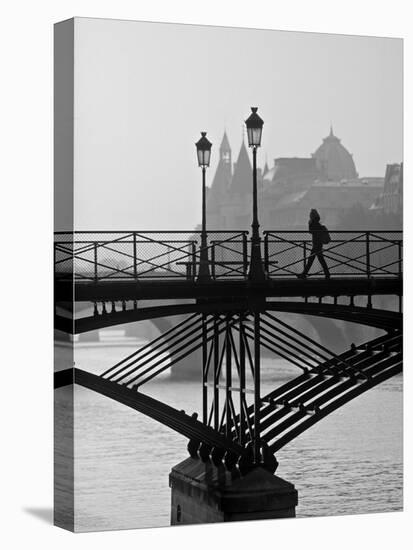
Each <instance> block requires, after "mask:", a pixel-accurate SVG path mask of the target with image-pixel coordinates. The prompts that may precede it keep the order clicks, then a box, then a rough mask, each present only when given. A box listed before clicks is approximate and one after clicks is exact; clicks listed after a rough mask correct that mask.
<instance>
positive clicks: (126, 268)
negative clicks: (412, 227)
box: [54, 230, 403, 282]
mask: <svg viewBox="0 0 413 550" xmlns="http://www.w3.org/2000/svg"><path fill="white" fill-rule="evenodd" d="M330 237H331V241H330V243H329V244H327V245H324V247H323V253H324V258H325V260H326V262H327V264H328V267H329V270H330V273H331V275H332V276H337V277H352V278H354V277H363V278H371V277H401V276H402V270H403V236H402V232H401V231H331V232H330ZM207 244H208V246H207V248H208V265H209V272H210V276H211V279H212V280H217V281H219V280H227V279H234V280H235V279H239V280H242V279H246V278H247V277H248V269H249V262H250V239H249V234H248V232H247V231H208V239H207ZM311 250H312V238H311V235H310V234H309V233H308V232H307V231H278V230H277V231H264V232H263V239H262V259H263V264H264V270H265V272H266V274H267V276H268V278H270V279H279V278H289V277H295V276H296V275H298V274H299V273H301V272H302V271H303V269H304V265H305V263H306V262H307V260H308V258H309V257H310V255H311ZM200 252H201V232H200V231H192V232H189V231H142V232H140V231H119V232H102V231H99V232H96V231H95V232H93V231H80V232H57V233H56V234H55V243H54V266H55V276H56V278H57V279H66V278H70V279H71V278H72V277H74V278H75V279H76V280H80V281H85V282H99V281H111V280H131V279H132V280H133V279H136V280H146V279H158V280H171V279H178V280H179V279H181V280H182V279H183V280H189V281H194V280H196V278H197V275H198V271H199V266H200V261H201V257H200ZM310 275H311V277H315V278H317V277H324V272H323V270H322V269H321V266H320V265H319V264H318V260H317V259H315V262H314V264H313V266H312V269H311V271H310Z"/></svg>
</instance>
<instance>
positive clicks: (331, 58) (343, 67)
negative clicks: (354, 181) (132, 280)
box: [75, 19, 402, 230]
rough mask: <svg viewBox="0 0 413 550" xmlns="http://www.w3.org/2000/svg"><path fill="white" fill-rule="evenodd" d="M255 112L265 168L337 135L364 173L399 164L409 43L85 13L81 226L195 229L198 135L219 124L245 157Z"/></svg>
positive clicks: (79, 121) (78, 39)
mask: <svg viewBox="0 0 413 550" xmlns="http://www.w3.org/2000/svg"><path fill="white" fill-rule="evenodd" d="M250 106H258V107H259V114H260V115H261V116H262V118H263V119H264V131H263V139H262V149H261V150H260V151H259V157H258V158H259V164H261V165H262V164H263V163H264V160H265V155H266V154H267V156H268V161H269V164H270V165H272V163H273V159H274V158H276V157H279V156H309V155H310V154H311V153H312V152H314V151H315V149H316V148H317V147H318V146H319V145H320V144H321V142H322V138H323V137H325V136H326V135H327V134H328V133H329V127H330V122H332V123H333V126H334V132H335V134H336V135H337V136H338V137H339V138H341V140H342V143H343V145H344V146H345V147H347V149H348V150H349V151H350V152H351V153H353V156H354V160H355V163H356V167H357V170H358V172H359V174H360V175H361V176H383V175H384V170H385V165H386V163H390V162H400V161H401V160H402V41H401V40H399V39H389V38H369V37H357V36H337V35H322V34H310V33H298V32H297V33H293V32H282V31H265V30H264V31H263V30H249V29H236V28H219V27H199V26H189V25H188V26H186V25H176V24H160V23H139V22H130V21H115V20H104V19H102V20H99V19H76V24H75V228H76V229H77V230H80V229H128V230H129V229H139V230H144V229H160V228H162V229H187V228H188V229H192V228H193V227H194V226H195V225H196V224H197V223H199V221H200V217H201V174H200V169H199V168H198V166H197V162H196V153H195V146H194V143H195V141H197V140H198V138H199V132H200V131H201V130H205V131H207V132H208V137H209V139H210V140H211V141H212V142H213V148H212V162H211V168H210V170H209V171H208V174H207V175H208V178H209V183H211V181H212V177H213V174H214V172H215V167H216V163H217V161H218V149H219V144H220V141H221V139H222V134H223V131H224V128H226V130H227V133H228V137H229V140H230V143H231V146H232V149H233V160H234V161H235V160H236V157H237V154H238V150H239V147H240V143H241V139H242V123H243V120H244V119H245V118H246V117H247V116H248V114H249V111H250Z"/></svg>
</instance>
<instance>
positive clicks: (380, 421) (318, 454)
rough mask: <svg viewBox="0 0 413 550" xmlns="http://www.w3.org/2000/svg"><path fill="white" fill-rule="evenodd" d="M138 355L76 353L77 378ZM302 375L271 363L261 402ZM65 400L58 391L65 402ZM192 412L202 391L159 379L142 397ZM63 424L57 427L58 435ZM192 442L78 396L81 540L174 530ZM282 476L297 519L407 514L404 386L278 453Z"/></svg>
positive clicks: (386, 388)
mask: <svg viewBox="0 0 413 550" xmlns="http://www.w3.org/2000/svg"><path fill="white" fill-rule="evenodd" d="M135 349H136V345H135V346H133V347H132V346H131V347H127V346H122V347H116V346H108V347H104V346H103V347H102V346H99V345H98V346H82V347H80V346H76V349H75V364H76V366H77V367H78V368H82V369H85V370H88V371H90V372H94V373H96V374H99V373H102V372H103V370H104V369H105V368H108V367H109V366H111V365H113V364H114V363H115V362H116V361H118V360H119V359H120V358H121V357H124V356H126V355H128V354H129V353H132V352H133V351H134V350H135ZM296 374H297V372H296V370H294V369H293V368H291V367H289V366H287V365H286V364H285V363H282V362H280V361H277V360H271V359H265V360H264V361H263V368H262V394H265V393H267V392H268V391H270V390H271V389H273V388H274V387H275V386H277V385H279V384H282V383H284V382H285V381H287V380H288V379H290V378H291V377H292V376H294V375H296ZM62 391H63V390H56V392H57V397H58V398H59V395H58V392H62ZM143 392H144V393H147V394H149V395H151V396H153V397H156V398H159V399H162V400H163V401H164V402H166V403H168V404H171V405H173V406H175V407H177V408H178V409H185V411H186V412H188V413H191V412H193V411H199V410H200V401H201V400H200V397H201V387H200V384H199V383H197V382H194V381H191V382H183V381H173V380H171V379H170V378H169V376H167V375H166V376H164V377H163V378H161V379H155V380H154V381H152V382H151V383H150V384H148V385H147V386H145V389H144V390H143ZM63 421H64V419H59V417H57V419H56V422H57V427H58V426H59V422H63ZM186 443H187V441H186V439H185V438H184V437H182V436H181V435H179V434H177V433H175V432H173V431H171V430H170V429H168V428H165V427H164V426H162V425H160V424H158V423H157V422H155V421H154V420H152V419H150V418H147V417H145V416H144V415H142V414H140V413H137V412H136V411H134V410H132V409H129V408H127V407H125V406H124V405H121V404H119V403H117V402H115V401H112V400H110V399H108V398H106V397H103V396H101V395H99V394H96V393H94V392H92V391H90V390H87V389H85V388H81V387H79V386H76V387H75V527H76V530H77V531H91V530H103V529H127V528H137V527H158V526H167V525H169V518H170V489H169V486H168V474H169V472H170V469H171V467H172V466H173V465H175V464H177V463H178V462H180V461H181V460H183V459H184V458H186V457H187V451H186ZM277 459H278V461H279V464H280V465H279V467H278V470H277V475H279V476H281V477H283V478H284V479H286V480H288V481H290V482H292V483H294V485H295V487H296V489H297V490H298V496H299V505H298V507H297V516H298V517H308V516H323V515H336V514H359V513H369V512H389V511H397V510H401V509H402V505H403V504H402V498H403V493H402V476H403V469H402V377H401V376H397V377H394V378H393V379H391V380H389V381H387V382H385V383H384V384H382V385H380V386H378V387H376V388H374V389H372V390H370V391H369V392H367V393H366V394H364V395H362V396H360V397H358V398H356V399H355V400H354V401H352V402H350V403H348V404H347V405H346V406H345V407H343V408H342V409H340V410H338V411H336V412H335V413H333V414H332V415H330V416H329V417H327V418H326V419H324V420H322V421H321V422H320V423H319V424H317V425H315V426H314V427H312V428H311V429H310V430H308V431H307V432H306V433H304V434H302V435H301V436H300V437H298V438H297V439H296V440H295V441H293V442H292V443H290V444H289V445H287V447H286V448H284V449H282V450H281V451H279V452H278V453H277Z"/></svg>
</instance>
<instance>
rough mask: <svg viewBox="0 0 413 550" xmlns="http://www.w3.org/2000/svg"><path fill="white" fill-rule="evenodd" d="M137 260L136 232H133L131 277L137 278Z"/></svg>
mask: <svg viewBox="0 0 413 550" xmlns="http://www.w3.org/2000/svg"><path fill="white" fill-rule="evenodd" d="M137 263H138V260H137V251H136V231H134V232H133V277H134V278H135V279H137V278H138V265H137Z"/></svg>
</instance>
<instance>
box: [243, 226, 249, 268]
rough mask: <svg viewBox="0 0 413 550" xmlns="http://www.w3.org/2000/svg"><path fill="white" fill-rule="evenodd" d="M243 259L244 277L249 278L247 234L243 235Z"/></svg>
mask: <svg viewBox="0 0 413 550" xmlns="http://www.w3.org/2000/svg"><path fill="white" fill-rule="evenodd" d="M242 258H243V262H244V277H247V276H248V237H247V234H246V233H243V234H242Z"/></svg>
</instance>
